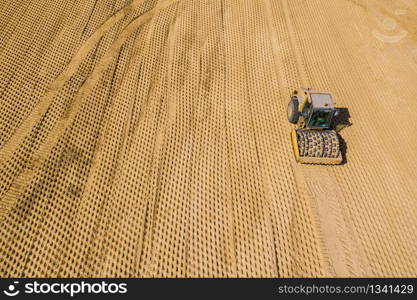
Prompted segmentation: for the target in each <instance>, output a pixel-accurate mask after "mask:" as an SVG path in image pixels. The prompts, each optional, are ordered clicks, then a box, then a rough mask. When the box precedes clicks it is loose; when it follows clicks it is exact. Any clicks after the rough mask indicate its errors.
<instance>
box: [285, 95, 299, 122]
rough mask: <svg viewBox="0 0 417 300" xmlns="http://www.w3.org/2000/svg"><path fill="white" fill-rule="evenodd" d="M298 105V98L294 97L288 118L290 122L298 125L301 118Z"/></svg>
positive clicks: (289, 105)
mask: <svg viewBox="0 0 417 300" xmlns="http://www.w3.org/2000/svg"><path fill="white" fill-rule="evenodd" d="M298 105H299V104H298V100H297V98H296V97H293V98H292V99H291V101H290V103H288V108H287V117H288V122H290V123H292V124H297V122H298V118H299V117H300V113H299V112H298Z"/></svg>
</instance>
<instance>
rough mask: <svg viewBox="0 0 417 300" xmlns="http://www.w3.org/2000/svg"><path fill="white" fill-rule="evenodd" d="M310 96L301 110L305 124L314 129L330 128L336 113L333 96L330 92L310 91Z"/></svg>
mask: <svg viewBox="0 0 417 300" xmlns="http://www.w3.org/2000/svg"><path fill="white" fill-rule="evenodd" d="M308 97H309V99H308V101H306V102H305V104H304V107H303V109H302V111H301V115H302V116H303V118H304V124H305V126H306V127H308V128H314V129H328V128H330V126H331V123H332V120H333V116H334V114H335V107H334V104H333V99H332V96H331V95H330V94H328V93H320V92H313V91H308Z"/></svg>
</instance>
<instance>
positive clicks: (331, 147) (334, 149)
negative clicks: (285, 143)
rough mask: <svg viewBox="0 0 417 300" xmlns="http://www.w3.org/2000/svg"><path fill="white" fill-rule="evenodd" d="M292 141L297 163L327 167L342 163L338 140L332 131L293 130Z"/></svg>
mask: <svg viewBox="0 0 417 300" xmlns="http://www.w3.org/2000/svg"><path fill="white" fill-rule="evenodd" d="M292 139H293V146H294V154H295V159H296V160H297V161H298V162H301V163H306V164H328V165H336V164H340V163H341V162H342V154H341V152H340V145H339V144H340V143H339V138H338V136H337V133H336V132H335V131H334V130H320V131H319V130H306V129H298V130H297V129H294V130H293V131H292Z"/></svg>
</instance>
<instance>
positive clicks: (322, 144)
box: [287, 88, 343, 165]
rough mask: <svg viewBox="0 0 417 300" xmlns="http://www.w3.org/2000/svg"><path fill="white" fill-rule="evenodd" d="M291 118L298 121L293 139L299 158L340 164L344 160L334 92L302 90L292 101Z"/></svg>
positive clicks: (306, 160)
mask: <svg viewBox="0 0 417 300" xmlns="http://www.w3.org/2000/svg"><path fill="white" fill-rule="evenodd" d="M287 113H288V121H289V122H290V123H292V124H294V128H293V130H292V132H291V140H292V144H293V149H294V155H295V160H296V161H297V162H299V163H304V164H321V165H338V164H341V163H342V161H343V158H342V153H341V149H340V140H339V136H338V131H339V130H337V128H332V126H334V122H333V121H334V118H335V117H336V116H337V114H338V112H337V109H336V108H335V106H334V102H333V98H332V95H331V94H330V93H327V92H320V91H315V90H312V89H304V88H301V89H298V90H295V91H294V92H293V93H292V95H291V100H290V102H289V104H288V110H287Z"/></svg>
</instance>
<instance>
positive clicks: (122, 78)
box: [0, 0, 417, 277]
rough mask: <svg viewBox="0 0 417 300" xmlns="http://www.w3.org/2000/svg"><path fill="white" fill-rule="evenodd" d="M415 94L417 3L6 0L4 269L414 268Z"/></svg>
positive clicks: (114, 272) (0, 179) (290, 272)
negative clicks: (335, 148)
mask: <svg viewBox="0 0 417 300" xmlns="http://www.w3.org/2000/svg"><path fill="white" fill-rule="evenodd" d="M299 87H306V88H307V87H311V88H314V89H317V90H324V91H329V92H331V93H332V94H333V97H334V100H335V101H336V106H337V107H339V108H343V109H344V110H345V111H346V112H348V114H349V115H350V118H349V121H350V122H351V123H352V126H350V127H348V128H346V129H344V130H343V131H342V132H341V137H342V138H343V141H344V143H343V148H344V150H343V151H344V157H345V159H344V163H343V164H342V165H340V166H321V165H301V164H297V163H296V162H295V159H294V154H293V150H292V144H291V137H290V132H291V129H292V126H291V124H289V123H288V121H287V114H286V109H287V104H288V101H289V98H290V95H291V92H292V91H293V90H294V89H295V88H299ZM416 95H417V2H416V1H414V0H393V1H381V0H363V1H361V0H350V1H348V0H159V1H157V0H36V1H33V0H20V1H15V0H2V1H0V276H1V277H79V276H85V277H89V276H94V277H108V276H115V277H128V276H129V277H327V276H329V277H333V276H337V277H345V276H347V277H351V276H352V277H358V276H371V277H373V276H383V277H385V276H394V277H397V276H417V158H416V155H417V137H416V134H417V117H416V116H417V101H416V100H417V96H416Z"/></svg>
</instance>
